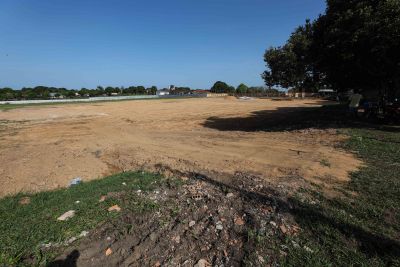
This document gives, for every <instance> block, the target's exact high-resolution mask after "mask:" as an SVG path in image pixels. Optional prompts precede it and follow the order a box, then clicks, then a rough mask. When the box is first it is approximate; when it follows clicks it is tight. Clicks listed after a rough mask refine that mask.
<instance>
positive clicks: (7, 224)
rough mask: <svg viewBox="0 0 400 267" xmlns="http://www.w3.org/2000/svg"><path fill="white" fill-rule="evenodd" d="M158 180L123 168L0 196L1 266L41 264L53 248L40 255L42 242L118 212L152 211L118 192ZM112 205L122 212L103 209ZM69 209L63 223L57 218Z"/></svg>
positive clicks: (76, 231) (149, 204)
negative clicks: (45, 188) (42, 189)
mask: <svg viewBox="0 0 400 267" xmlns="http://www.w3.org/2000/svg"><path fill="white" fill-rule="evenodd" d="M123 183H125V184H126V185H123ZM160 183H161V177H160V176H159V175H156V174H149V173H144V172H128V173H122V174H117V175H113V176H109V177H106V178H104V179H100V180H95V181H90V182H85V183H82V184H79V185H77V186H73V187H71V188H66V189H59V190H54V191H48V192H40V193H36V194H18V195H15V196H9V197H5V198H3V199H0V240H1V242H0V266H3V265H5V266H8V265H24V262H25V260H26V259H33V260H34V262H35V264H42V265H44V264H46V262H48V261H49V260H51V259H52V258H53V257H54V256H55V254H54V253H55V252H54V251H48V252H45V253H44V252H43V251H42V250H41V249H40V247H41V245H42V244H46V243H50V242H52V243H56V242H64V241H66V240H68V239H69V238H71V237H76V236H77V235H79V234H80V233H81V232H82V231H89V230H91V229H94V228H95V227H96V226H97V225H98V224H99V223H100V222H104V221H106V220H111V219H115V218H116V217H118V216H120V215H121V214H123V212H132V211H133V210H134V211H139V212H140V211H146V210H153V209H156V208H157V205H156V204H155V203H153V202H149V201H146V200H144V199H142V198H137V197H136V198H134V197H132V196H131V195H133V194H126V197H124V196H122V197H121V194H122V195H123V194H124V192H129V191H132V190H139V189H140V190H142V191H148V190H152V189H154V188H155V187H156V186H158V185H159V184H160ZM107 194H108V196H109V197H107V198H106V200H105V201H104V202H99V199H100V197H101V196H103V195H107ZM23 197H29V199H30V203H29V204H27V205H21V204H20V203H19V202H20V200H21V199H22V198H23ZM76 201H79V203H76ZM116 204H117V205H119V206H120V207H121V208H122V212H120V213H118V212H108V211H107V209H108V208H109V207H110V206H112V205H116ZM68 210H75V211H76V214H75V216H74V217H73V218H71V219H69V220H68V221H57V218H58V217H59V216H60V215H62V214H63V213H64V212H66V211H68Z"/></svg>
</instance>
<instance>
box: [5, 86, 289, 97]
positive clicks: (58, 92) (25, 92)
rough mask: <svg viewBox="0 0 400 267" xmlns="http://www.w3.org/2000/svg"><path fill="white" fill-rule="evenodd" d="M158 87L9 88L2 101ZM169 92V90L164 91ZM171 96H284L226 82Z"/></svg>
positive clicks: (136, 91)
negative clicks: (216, 94) (225, 94)
mask: <svg viewBox="0 0 400 267" xmlns="http://www.w3.org/2000/svg"><path fill="white" fill-rule="evenodd" d="M157 90H158V89H157V87H156V86H152V87H149V88H145V87H144V86H129V87H123V86H121V87H112V86H108V87H105V88H104V87H102V86H97V87H96V88H95V89H88V88H82V89H80V90H75V89H67V88H57V87H47V86H36V87H33V88H29V87H24V88H22V89H20V90H15V89H12V88H9V87H5V88H0V101H5V100H25V99H29V100H30V99H60V98H85V97H96V96H115V95H155V94H157ZM164 90H168V89H164ZM168 91H169V94H170V95H185V94H194V93H204V92H207V91H209V92H213V93H228V94H231V95H252V96H257V95H258V96H260V95H268V96H280V95H282V94H284V93H283V92H282V91H279V90H277V89H267V88H265V87H262V86H259V87H248V86H247V85H245V84H243V83H242V84H240V85H239V86H238V87H237V88H234V87H233V86H229V85H228V84H226V83H225V82H221V81H218V82H216V83H215V84H214V85H213V86H212V88H211V89H210V90H201V89H196V90H192V89H191V88H190V87H174V89H173V90H168Z"/></svg>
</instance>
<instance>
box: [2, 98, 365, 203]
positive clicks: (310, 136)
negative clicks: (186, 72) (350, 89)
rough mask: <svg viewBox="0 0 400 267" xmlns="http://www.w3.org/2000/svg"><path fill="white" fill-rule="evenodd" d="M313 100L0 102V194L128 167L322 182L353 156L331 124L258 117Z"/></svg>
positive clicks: (345, 168)
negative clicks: (6, 107) (298, 125)
mask: <svg viewBox="0 0 400 267" xmlns="http://www.w3.org/2000/svg"><path fill="white" fill-rule="evenodd" d="M318 104H319V103H318V102H316V101H311V100H304V101H271V100H266V99H257V100H251V101H240V100H232V99H223V98H218V99H186V100H145V101H125V102H108V103H100V104H73V105H72V104H71V105H60V106H48V107H35V108H22V109H15V110H10V111H7V112H0V163H1V164H0V183H1V184H2V186H1V188H0V196H4V195H6V194H10V193H16V192H19V191H39V190H48V189H53V188H58V187H64V186H67V185H68V182H69V181H70V180H71V179H72V178H74V177H82V178H83V179H84V180H90V179H95V178H99V177H102V176H105V175H108V174H112V173H116V172H121V171H124V170H131V169H138V168H142V169H146V170H150V171H154V170H159V169H162V170H165V169H169V170H172V171H179V172H182V173H188V172H196V173H221V174H228V175H232V174H235V173H237V172H243V173H251V174H253V175H257V176H259V177H262V178H263V179H267V180H268V181H275V182H277V183H281V182H287V183H290V184H292V185H295V184H296V183H300V182H301V180H302V179H297V180H296V179H291V180H290V179H289V180H288V178H287V177H303V178H305V179H306V180H311V181H314V182H317V183H326V184H332V183H337V182H343V181H347V180H348V175H347V174H348V172H350V171H353V170H355V169H356V168H357V167H358V166H359V165H360V162H359V161H358V160H357V159H355V157H354V156H353V155H351V154H349V153H346V152H344V151H342V150H339V149H337V148H335V147H334V144H335V143H336V142H337V141H338V140H339V139H340V138H342V137H340V136H338V135H337V134H336V131H334V130H300V131H283V130H280V131H265V130H266V129H262V128H261V126H262V125H263V124H264V121H265V120H269V122H270V120H278V121H279V120H280V119H282V116H296V110H298V109H301V108H309V107H313V106H317V105H318ZM255 114H256V115H257V116H258V117H255ZM276 114H278V115H279V116H276ZM321 161H322V163H321ZM167 174H168V173H167ZM222 176H223V175H222ZM222 176H221V177H222ZM282 177H285V178H284V179H283V178H282Z"/></svg>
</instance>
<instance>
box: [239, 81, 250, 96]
mask: <svg viewBox="0 0 400 267" xmlns="http://www.w3.org/2000/svg"><path fill="white" fill-rule="evenodd" d="M248 90H249V88H248V87H247V85H245V84H243V83H241V84H239V86H238V87H237V88H236V93H237V94H241V95H244V94H246V93H247V91H248Z"/></svg>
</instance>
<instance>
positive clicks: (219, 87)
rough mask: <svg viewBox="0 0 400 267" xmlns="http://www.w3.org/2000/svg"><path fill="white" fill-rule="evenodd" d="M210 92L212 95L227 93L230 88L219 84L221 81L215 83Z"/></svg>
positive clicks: (222, 83)
mask: <svg viewBox="0 0 400 267" xmlns="http://www.w3.org/2000/svg"><path fill="white" fill-rule="evenodd" d="M210 91H211V92H212V93H228V92H229V91H230V88H229V86H228V85H227V84H226V83H224V82H221V81H217V82H216V83H214V85H213V86H212V87H211V89H210Z"/></svg>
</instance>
